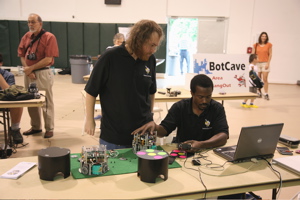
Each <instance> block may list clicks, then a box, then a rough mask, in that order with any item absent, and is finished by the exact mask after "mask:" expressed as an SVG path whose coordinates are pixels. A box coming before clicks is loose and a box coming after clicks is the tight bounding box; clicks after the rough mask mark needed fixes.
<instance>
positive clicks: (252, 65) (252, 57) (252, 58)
mask: <svg viewBox="0 0 300 200" xmlns="http://www.w3.org/2000/svg"><path fill="white" fill-rule="evenodd" d="M249 63H250V65H249V71H253V72H254V73H257V66H256V64H257V55H256V54H251V55H250V56H249ZM250 81H251V78H250ZM251 83H252V82H251ZM252 85H253V84H252ZM257 90H258V91H259V92H258V93H257V94H258V96H261V88H258V87H257ZM247 101H248V99H245V100H244V101H243V103H242V107H244V108H258V106H256V105H254V99H251V100H250V105H249V106H248V105H247Z"/></svg>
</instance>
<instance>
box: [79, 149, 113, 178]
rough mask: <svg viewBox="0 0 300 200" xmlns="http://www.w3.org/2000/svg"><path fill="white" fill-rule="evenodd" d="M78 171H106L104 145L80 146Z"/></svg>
mask: <svg viewBox="0 0 300 200" xmlns="http://www.w3.org/2000/svg"><path fill="white" fill-rule="evenodd" d="M79 161H80V168H79V172H80V173H82V174H84V175H100V174H104V173H106V172H107V171H108V170H109V168H108V164H107V155H106V145H102V144H101V145H99V146H98V145H95V146H87V147H86V146H82V149H81V158H80V159H79Z"/></svg>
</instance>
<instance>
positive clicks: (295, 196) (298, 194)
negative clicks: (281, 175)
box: [291, 192, 300, 200]
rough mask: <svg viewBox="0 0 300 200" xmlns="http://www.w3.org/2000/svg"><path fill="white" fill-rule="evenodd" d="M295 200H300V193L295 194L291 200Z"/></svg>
mask: <svg viewBox="0 0 300 200" xmlns="http://www.w3.org/2000/svg"><path fill="white" fill-rule="evenodd" d="M295 198H297V199H296V200H298V199H300V192H298V193H297V194H295V195H294V196H293V197H292V198H291V200H294V199H295Z"/></svg>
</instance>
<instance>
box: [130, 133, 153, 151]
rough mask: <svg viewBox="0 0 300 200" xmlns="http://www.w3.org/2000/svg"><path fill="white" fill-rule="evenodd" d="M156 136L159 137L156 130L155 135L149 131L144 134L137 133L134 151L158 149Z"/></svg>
mask: <svg viewBox="0 0 300 200" xmlns="http://www.w3.org/2000/svg"><path fill="white" fill-rule="evenodd" d="M156 137H157V132H156V131H153V135H152V134H150V133H149V132H148V133H145V134H143V135H141V134H135V135H134V136H133V140H132V150H133V152H134V153H137V152H138V151H141V150H145V149H156V148H157V146H156Z"/></svg>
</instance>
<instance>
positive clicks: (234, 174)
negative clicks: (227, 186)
mask: <svg viewBox="0 0 300 200" xmlns="http://www.w3.org/2000/svg"><path fill="white" fill-rule="evenodd" d="M226 163H227V162H225V163H224V164H223V165H221V166H222V167H223V166H224V165H225V164H226ZM257 164H259V165H258V166H260V163H253V164H252V165H250V166H249V167H248V168H247V169H246V170H245V171H241V172H237V173H232V174H225V175H220V174H219V175H217V174H209V173H206V172H204V171H202V170H201V169H200V168H201V166H199V167H198V168H199V171H201V172H202V173H203V174H205V175H208V176H216V177H224V176H232V175H236V174H243V173H246V172H248V171H249V170H250V169H251V168H252V167H253V166H254V165H257ZM208 169H212V170H214V171H223V170H224V167H223V170H215V169H214V168H212V167H210V168H208Z"/></svg>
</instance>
